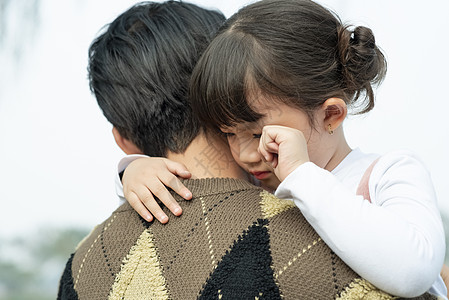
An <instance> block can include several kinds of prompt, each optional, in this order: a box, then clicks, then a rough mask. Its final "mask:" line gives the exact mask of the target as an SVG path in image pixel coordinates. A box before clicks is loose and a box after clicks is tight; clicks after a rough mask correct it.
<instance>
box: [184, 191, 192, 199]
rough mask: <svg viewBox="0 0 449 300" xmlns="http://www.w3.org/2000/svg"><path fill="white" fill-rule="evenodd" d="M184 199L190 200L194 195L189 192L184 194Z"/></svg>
mask: <svg viewBox="0 0 449 300" xmlns="http://www.w3.org/2000/svg"><path fill="white" fill-rule="evenodd" d="M184 197H185V198H190V197H192V193H190V192H187V193H185V194H184Z"/></svg>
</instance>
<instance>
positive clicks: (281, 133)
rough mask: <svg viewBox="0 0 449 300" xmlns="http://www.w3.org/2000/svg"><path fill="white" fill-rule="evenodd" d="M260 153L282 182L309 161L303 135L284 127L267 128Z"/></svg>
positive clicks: (271, 126) (263, 132) (265, 128)
mask: <svg viewBox="0 0 449 300" xmlns="http://www.w3.org/2000/svg"><path fill="white" fill-rule="evenodd" d="M258 151H259V153H260V154H261V155H262V157H263V158H264V160H265V161H266V162H267V163H268V164H270V165H271V166H272V167H273V169H274V173H275V174H276V176H277V177H278V178H279V180H280V181H283V180H284V179H285V178H286V177H287V176H288V175H289V174H290V173H291V172H293V171H294V170H295V169H296V168H297V167H299V166H300V165H302V164H303V163H305V162H308V161H309V154H308V152H307V142H306V139H305V138H304V135H303V133H302V132H301V131H299V130H297V129H293V128H289V127H284V126H275V125H268V126H265V127H264V128H263V130H262V135H261V137H260V143H259V149H258Z"/></svg>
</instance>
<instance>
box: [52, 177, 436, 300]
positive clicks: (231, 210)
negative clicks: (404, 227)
mask: <svg viewBox="0 0 449 300" xmlns="http://www.w3.org/2000/svg"><path fill="white" fill-rule="evenodd" d="M184 184H185V185H186V187H187V188H189V189H190V191H191V192H192V193H193V195H194V198H193V199H192V200H191V201H185V200H183V199H182V198H180V197H179V196H177V195H175V194H173V195H174V197H175V198H176V200H177V201H178V202H182V203H181V206H182V207H183V214H182V216H180V217H177V218H171V219H170V221H169V222H168V223H167V224H165V225H163V224H160V223H159V222H152V223H148V222H146V221H144V220H143V219H142V218H141V217H140V216H139V215H138V214H137V213H136V212H135V211H134V210H133V209H132V208H131V206H130V205H129V204H128V203H125V204H123V205H122V206H120V207H119V208H118V209H117V210H116V211H115V212H113V213H112V215H111V216H110V217H109V218H108V219H107V220H106V221H104V222H103V223H102V224H100V225H98V226H97V227H96V228H95V229H94V230H93V231H92V232H91V233H90V235H89V236H88V237H87V238H85V239H84V240H83V242H81V243H80V245H79V246H78V248H77V250H76V251H75V253H74V254H72V256H71V257H70V259H69V260H68V262H67V265H66V268H65V270H64V273H63V275H62V277H61V280H60V285H59V292H58V299H88V300H96V299H139V300H140V299H253V300H254V299H397V298H394V297H392V296H390V295H388V294H386V293H384V292H382V291H380V290H378V289H376V288H375V287H374V286H373V285H371V284H370V283H369V282H367V281H365V280H364V279H362V278H360V277H359V276H358V275H357V274H356V273H355V272H354V271H352V270H351V269H350V268H349V267H348V266H347V265H346V264H345V263H344V262H343V261H342V260H341V259H340V258H339V257H337V256H336V255H335V253H334V252H332V250H331V249H330V248H329V247H328V246H327V245H326V244H325V243H324V242H323V241H322V240H321V239H320V237H319V236H318V235H317V233H316V232H315V231H314V230H313V228H312V227H311V226H310V225H309V224H308V223H307V221H306V220H305V219H304V217H303V216H302V214H301V212H300V211H299V209H298V208H297V207H296V206H295V205H294V204H293V202H291V201H288V200H280V199H278V198H276V197H275V196H273V195H272V194H270V193H267V192H265V191H263V190H262V189H260V188H258V187H255V186H253V185H251V184H249V183H247V182H245V181H243V180H238V179H229V178H226V179H223V178H210V179H191V180H185V181H184ZM342 217H344V216H342ZM348 234H351V233H350V232H348ZM385 246H386V247H388V245H385ZM410 263H413V262H410ZM417 299H434V298H432V296H431V295H428V294H426V295H423V296H421V297H419V298H417Z"/></svg>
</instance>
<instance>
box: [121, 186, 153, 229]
mask: <svg viewBox="0 0 449 300" xmlns="http://www.w3.org/2000/svg"><path fill="white" fill-rule="evenodd" d="M126 199H127V200H128V202H129V204H130V205H131V207H132V208H134V210H135V211H136V212H137V213H138V214H139V215H140V216H141V217H142V218H144V219H145V220H146V221H148V222H151V221H153V216H152V215H151V213H150V212H149V211H148V209H147V208H146V207H145V205H143V203H142V201H140V199H139V197H138V196H137V195H136V194H135V193H134V192H130V193H128V194H127V195H126Z"/></svg>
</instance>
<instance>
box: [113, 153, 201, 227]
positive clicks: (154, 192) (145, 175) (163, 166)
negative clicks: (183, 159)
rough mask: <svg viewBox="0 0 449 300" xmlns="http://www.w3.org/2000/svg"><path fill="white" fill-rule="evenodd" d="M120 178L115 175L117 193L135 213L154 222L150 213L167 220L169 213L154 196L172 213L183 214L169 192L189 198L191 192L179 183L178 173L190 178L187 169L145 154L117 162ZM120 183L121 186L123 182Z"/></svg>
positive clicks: (163, 220) (162, 220)
mask: <svg viewBox="0 0 449 300" xmlns="http://www.w3.org/2000/svg"><path fill="white" fill-rule="evenodd" d="M122 170H123V171H124V172H123V177H122V178H121V180H120V178H119V176H117V178H116V192H117V195H118V196H119V197H124V198H126V200H128V202H129V204H130V205H131V206H132V207H133V208H134V210H136V211H137V213H138V214H139V215H140V216H141V217H142V218H144V219H145V220H147V221H149V222H151V221H153V216H155V217H156V219H158V220H159V221H160V222H161V223H167V222H168V216H167V215H166V214H165V213H164V212H163V211H162V209H161V207H160V206H159V204H158V203H157V201H156V200H155V199H154V198H155V197H157V198H158V199H159V200H160V201H161V202H162V203H163V204H164V205H165V206H166V207H167V208H168V209H169V210H170V211H171V212H172V213H173V214H174V215H175V216H179V215H181V214H182V209H181V207H180V206H179V204H178V203H177V201H176V200H175V199H174V198H173V196H172V195H171V194H170V192H169V191H168V189H167V187H168V188H171V189H172V190H173V191H174V192H175V193H177V194H178V195H180V196H181V197H183V198H184V199H186V200H190V199H192V193H191V192H190V191H189V190H188V189H187V188H186V187H185V186H184V185H183V184H182V183H181V181H180V180H179V178H178V177H177V176H180V177H183V178H190V176H191V174H190V172H189V171H188V170H187V168H186V167H185V166H184V165H182V164H180V163H177V162H173V161H170V160H168V159H166V158H159V157H147V156H138V157H137V156H132V157H131V156H128V157H125V158H124V159H122V160H121V161H120V163H119V173H120V172H121V171H122ZM122 184H123V185H122Z"/></svg>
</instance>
